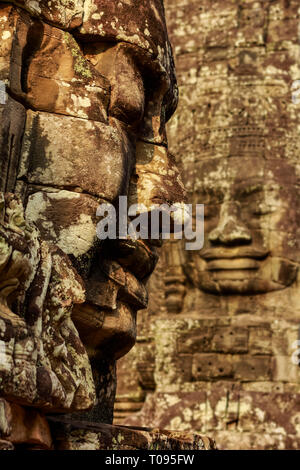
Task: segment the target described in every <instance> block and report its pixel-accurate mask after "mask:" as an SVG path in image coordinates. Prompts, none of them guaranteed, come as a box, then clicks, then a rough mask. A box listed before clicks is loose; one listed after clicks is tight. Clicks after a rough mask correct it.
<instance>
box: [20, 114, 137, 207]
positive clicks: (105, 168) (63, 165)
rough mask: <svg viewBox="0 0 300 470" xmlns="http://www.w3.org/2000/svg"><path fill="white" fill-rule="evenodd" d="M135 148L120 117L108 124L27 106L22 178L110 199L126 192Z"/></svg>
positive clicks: (37, 183)
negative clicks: (118, 120) (76, 189)
mask: <svg viewBox="0 0 300 470" xmlns="http://www.w3.org/2000/svg"><path fill="white" fill-rule="evenodd" d="M133 162H134V148H133V146H132V145H131V143H130V142H129V140H128V138H127V135H126V133H125V132H124V131H123V129H122V127H121V125H119V124H118V122H116V123H115V126H108V125H106V124H103V123H100V122H95V121H94V122H93V121H88V120H83V119H78V118H73V117H67V116H57V115H54V114H47V113H40V112H32V111H28V113H27V122H26V128H25V135H24V139H23V149H22V157H21V165H20V173H19V178H25V180H26V181H27V182H28V183H29V184H34V185H42V186H52V187H53V186H54V187H61V188H65V189H68V188H70V189H73V188H79V190H81V191H85V192H87V193H89V194H91V195H94V196H96V197H102V198H104V199H106V200H108V201H113V200H115V199H116V198H117V197H118V196H119V195H121V194H124V193H125V194H126V190H127V187H128V179H129V174H130V170H131V168H132V166H133Z"/></svg>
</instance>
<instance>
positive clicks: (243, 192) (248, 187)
mask: <svg viewBox="0 0 300 470" xmlns="http://www.w3.org/2000/svg"><path fill="white" fill-rule="evenodd" d="M263 190H264V185H263V184H262V183H260V182H255V181H253V182H252V183H250V184H249V183H247V184H245V183H244V184H239V185H237V186H236V187H235V190H234V195H235V196H236V197H238V198H239V197H247V196H250V195H252V194H255V193H259V192H262V191H263Z"/></svg>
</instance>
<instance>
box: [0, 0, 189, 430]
mask: <svg viewBox="0 0 300 470" xmlns="http://www.w3.org/2000/svg"><path fill="white" fill-rule="evenodd" d="M0 37H1V44H0V119H1V120H0V148H1V154H0V168H1V173H0V191H1V200H0V203H2V199H3V201H4V202H3V204H2V206H0V222H1V223H2V222H3V224H6V225H5V227H6V228H7V227H8V228H7V230H8V232H7V233H8V234H9V233H10V231H11V232H12V233H13V232H14V227H13V226H11V227H10V225H11V224H12V222H11V220H10V219H9V214H10V216H11V217H12V212H13V209H12V208H11V207H10V202H9V203H8V202H7V201H10V198H11V197H12V196H8V195H7V194H8V193H13V194H15V195H17V196H18V197H19V198H20V199H18V198H17V197H16V198H15V199H14V197H12V203H11V204H13V207H14V204H15V205H16V206H17V208H19V209H18V211H19V212H18V211H17V213H20V214H21V215H20V217H21V218H24V217H25V220H24V221H23V222H22V224H23V225H22V226H21V228H20V229H19V232H20V233H19V239H20V241H19V244H17V245H16V242H15V241H14V237H13V235H8V239H5V237H4V239H3V242H2V241H1V246H0V250H1V251H0V259H1V263H2V264H1V266H0V280H1V282H2V281H3V280H4V281H3V282H4V284H3V283H2V284H0V287H1V289H2V290H1V296H0V302H1V309H0V312H1V314H0V319H1V318H2V317H5V321H6V324H5V328H6V329H5V328H4V330H5V331H4V333H5V334H6V332H7V331H8V330H7V328H8V327H7V323H8V324H9V325H10V326H11V324H12V322H13V320H14V321H15V320H16V316H21V317H22V318H25V323H24V321H23V323H22V321H21V323H22V325H21V326H22V328H23V327H24V328H23V329H24V331H25V330H26V328H27V327H26V325H27V323H28V322H29V326H30V327H33V324H35V323H36V322H37V323H38V326H37V327H36V329H35V330H34V331H31V330H30V332H29V333H28V331H27V330H26V331H25V333H24V332H23V333H24V335H25V336H26V334H27V333H28V334H29V336H30V334H31V333H32V341H33V344H30V347H31V348H32V350H30V351H29V349H28V351H27V349H26V348H25V343H26V342H25V343H24V345H23V346H24V348H25V349H26V351H25V350H24V351H23V350H22V347H23V346H22V344H23V343H22V344H21V345H20V347H19V349H20V351H19V353H20V354H19V355H20V357H21V356H22V354H23V352H24V357H23V359H24V361H25V362H26V360H27V356H30V354H31V356H34V357H31V356H30V361H29V362H30V366H32V367H31V368H32V371H31V372H32V375H31V376H30V377H28V381H29V382H30V380H31V382H32V383H29V382H28V384H29V385H28V387H29V388H28V390H29V391H32V394H31V395H30V397H29V398H28V397H27V396H26V397H25V395H26V391H25V389H26V387H25V386H24V388H22V390H21V388H19V389H18V390H17V389H16V391H15V392H16V394H15V392H14V393H13V394H12V395H11V394H10V395H9V392H8V391H7V390H8V388H9V387H8V388H7V387H6V385H5V384H4V386H3V385H2V383H1V384H0V394H1V395H3V396H4V397H6V398H7V397H10V398H11V399H12V400H14V399H15V398H16V396H17V399H18V400H19V402H20V403H21V404H24V405H27V406H28V405H29V406H36V407H37V408H39V407H40V408H41V409H43V410H46V411H47V412H58V411H59V412H62V411H65V412H68V411H69V412H70V411H79V410H82V409H88V408H90V407H91V406H92V405H93V404H94V402H95V400H96V402H97V408H95V409H94V410H93V412H92V414H91V415H90V416H85V418H86V419H88V418H90V419H94V420H95V421H104V422H111V421H112V412H113V401H114V393H115V361H116V359H118V358H119V357H121V356H122V355H124V354H126V353H127V352H128V351H129V350H130V349H131V347H132V346H133V344H134V342H135V337H136V313H137V311H138V309H141V308H145V307H146V306H147V297H148V295H147V289H146V283H147V280H148V278H149V276H150V275H151V273H152V271H153V269H154V267H155V264H156V262H157V259H158V253H157V251H158V250H157V246H156V245H157V243H155V242H153V243H152V241H151V240H147V241H141V240H138V241H136V240H116V241H114V242H113V243H111V244H110V243H104V244H101V243H100V242H99V240H98V239H97V235H96V225H97V223H98V221H99V219H98V218H97V217H96V210H97V208H98V206H99V205H100V204H101V203H103V202H104V203H111V204H114V205H115V206H116V208H117V202H118V197H119V196H128V198H129V201H128V205H130V204H131V203H143V204H144V205H145V207H146V209H145V210H146V211H147V212H150V211H151V207H152V206H153V205H156V206H157V205H159V204H162V203H167V204H170V205H172V204H173V203H179V204H180V203H182V202H183V200H184V188H183V184H182V181H181V179H180V175H179V172H178V170H177V168H176V165H175V161H174V158H173V157H172V156H171V155H170V153H169V152H168V144H167V139H166V132H165V125H166V122H167V120H168V119H169V118H170V116H171V115H172V114H173V112H174V110H175V108H176V106H177V100H178V91H177V85H176V80H175V73H174V63H173V57H172V51H171V47H170V44H169V41H168V37H167V31H166V25H165V18H164V8H163V3H162V1H161V0H155V1H153V2H151V3H149V2H148V1H146V0H143V1H140V2H138V6H137V5H136V2H128V1H127V0H126V1H125V0H124V1H111V0H110V1H108V0H93V1H92V2H90V1H89V2H87V1H86V2H84V1H81V0H79V1H75V2H72V7H71V4H70V5H69V4H66V2H64V1H63V2H61V1H60V0H56V1H54V2H51V4H47V5H46V4H44V2H35V3H32V2H31V1H27V0H24V1H22V2H17V5H16V4H15V2H13V1H12V2H5V3H0ZM4 195H5V196H4ZM20 201H22V203H23V206H24V211H25V215H24V214H23V211H22V205H20V204H21V202H20ZM16 217H17V216H16ZM7 218H8V219H9V221H8V222H7V220H6V219H7ZM22 220H23V219H22ZM30 227H35V228H34V231H33V235H32V237H33V238H34V239H33V241H32V243H31V245H32V247H31V245H30V239H31V235H29V233H30ZM0 228H1V229H2V226H0ZM9 230H10V231H9ZM3 231H4V229H3ZM1 240H2V239H1ZM22 243H23V245H24V246H23V245H22ZM10 245H11V246H10ZM19 245H20V246H21V247H22V246H23V248H22V249H21V248H20V246H19ZM27 245H28V246H27ZM18 247H19V248H18ZM33 249H35V250H36V255H35V258H34V256H33V255H32V258H34V262H35V264H34V263H33V261H32V260H31V258H30V256H31V251H32V250H33ZM26 250H27V251H26ZM12 253H15V255H13V254H12ZM7 257H11V259H9V263H12V267H10V265H9V267H10V268H11V269H10V270H9V271H8V264H7V263H8V261H7V259H6V258H7ZM18 257H20V258H21V261H22V262H20V265H22V266H23V268H22V269H23V270H24V272H25V271H26V272H27V271H28V273H30V276H29V274H28V276H29V277H28V283H27V284H28V285H27V284H26V285H25V284H24V282H23V281H22V282H23V283H22V282H21V281H20V280H19V279H18V277H20V278H22V279H23V277H24V275H23V274H22V272H21V271H22V270H21V271H20V269H21V268H20V269H19V265H18V263H17V261H18ZM22 257H23V258H22ZM2 258H3V259H2ZM15 258H16V261H15V263H16V266H14V263H13V262H14V260H15ZM2 261H3V262H2ZM39 270H40V271H42V273H41V276H40V278H39V280H38V282H37V285H35V284H34V281H33V280H34V279H35V277H36V276H37V273H38V272H39ZM14 271H15V272H16V273H17V274H16V276H15V278H16V279H13V280H14V282H15V285H13V286H12V285H10V289H11V290H12V292H14V290H16V291H17V293H16V295H15V298H14V299H13V302H10V301H7V296H8V295H9V294H10V292H8V291H7V285H6V284H5V282H6V281H7V280H6V278H5V276H6V275H7V276H8V277H9V276H10V275H11V273H13V272H14ZM19 271H20V272H19ZM22 276H23V277H22ZM9 279H10V277H9ZM29 281H30V282H29ZM68 282H69V284H68ZM12 287H14V289H13V288H12ZM51 289H52V290H51ZM33 291H34V293H33ZM36 291H37V292H36ZM49 292H50V293H51V298H48V297H47V295H48V294H49ZM35 295H36V296H37V297H38V301H37V305H34V306H32V302H33V299H35ZM49 295H50V294H49ZM51 302H52V303H51ZM52 304H53V305H52ZM73 306H74V308H73ZM28 309H29V310H30V309H33V311H34V315H35V316H34V319H31V320H32V324H31V323H30V321H31V320H30V321H29V320H28V321H27V314H28V312H27V310H28ZM55 312H56V313H55ZM29 313H30V315H33V313H32V312H31V310H30V312H29ZM65 317H66V318H67V320H68V322H69V323H68V325H67V326H68V328H69V330H68V335H67V336H68V338H67V339H68V341H69V343H71V346H70V345H69V346H70V348H69V349H70V350H68V345H67V348H65V346H64V341H60V338H58V339H57V338H56V336H55V331H56V329H57V328H58V329H59V328H61V329H63V328H62V326H61V323H62V322H63V320H64V319H65ZM57 322H58V323H59V326H57V325H56V324H57ZM17 323H18V322H17ZM19 323H20V322H19ZM1 325H2V323H1ZM43 328H44V330H45V329H49V332H48V333H49V334H48V333H47V334H46V333H45V338H43V337H42V336H43V333H42V331H43ZM8 329H9V328H8ZM33 329H34V328H33ZM50 330H51V331H50ZM71 330H72V331H71ZM22 331H23V330H22ZM47 331H48V330H47ZM4 333H3V334H4ZM23 333H22V334H23ZM18 334H19V333H18ZM20 334H21V333H20ZM24 335H23V336H24ZM13 336H14V335H12V339H14V338H13ZM21 336H22V335H21ZM71 336H72V338H70V337H71ZM10 339H11V338H8V340H7V341H2V343H3V348H4V349H3V351H2V349H1V351H2V352H3V357H6V356H5V355H6V352H7V351H8V353H9V354H8V356H9V357H10V358H11V356H12V357H13V355H14V352H12V351H11V350H8V349H9V348H10V347H12V345H11V344H10V343H9V340H10ZM66 341H67V340H66ZM26 344H27V343H26ZM1 347H2V346H1ZM28 347H29V346H28ZM7 348H8V349H7ZM37 348H39V353H41V357H43V359H45V361H47V360H48V359H49V361H50V362H49V364H48V366H49V367H48V372H47V373H48V375H49V374H50V376H51V378H50V379H49V377H48V376H47V377H46V375H47V374H46V373H45V374H44V375H43V376H41V380H40V382H41V383H40V386H41V387H42V385H43V384H44V383H45V381H46V382H47V380H48V379H49V380H48V382H49V383H48V382H47V383H48V385H49V387H48V389H47V390H46V391H45V390H44V392H43V393H44V395H43V394H42V395H43V396H42V399H41V400H40V394H41V393H42V390H37V391H36V387H37V388H38V378H37V377H38V374H37V373H36V370H35V369H36V368H37V367H38V363H39V359H38V357H39V354H37V351H36V349H37ZM72 348H73V349H74V350H75V352H74V351H73V350H72ZM76 348H77V349H78V351H76ZM41 351H42V352H41ZM86 351H87V352H88V355H89V360H90V363H91V365H92V369H93V374H94V382H95V385H96V395H95V390H94V383H93V380H92V378H91V376H90V373H91V371H90V364H89V361H88V359H87V355H86ZM25 353H26V354H25ZM27 353H28V354H27ZM44 353H45V354H44ZM77 353H78V357H77V356H76V354H77ZM80 355H81V356H82V357H84V360H82V361H83V362H82V363H80V357H79V356H80ZM8 356H7V357H8ZM62 358H63V359H62ZM64 361H65V362H64ZM50 363H51V364H50ZM74 363H75V365H74ZM63 365H64V366H66V367H67V369H68V367H69V368H70V370H73V369H76V368H77V372H78V374H77V375H78V376H76V377H75V375H76V374H75V375H74V377H73V376H72V374H71V375H70V376H69V381H70V383H69V387H70V389H72V393H75V391H74V390H77V391H79V392H80V390H81V388H80V387H81V385H80V384H81V382H84V386H83V389H84V393H86V395H84V393H83V395H82V394H81V395H80V393H81V392H80V393H79V392H78V394H77V395H78V396H79V395H80V397H81V401H80V399H79V398H80V397H79V398H78V397H77V398H78V399H77V401H76V400H73V399H72V398H73V395H72V393H71V392H70V393H71V395H72V396H69V395H68V391H67V392H66V395H67V396H64V391H65V390H64V387H66V389H68V384H67V383H63V385H62V389H61V388H60V385H61V384H60V382H61V381H62V382H63V380H64V379H63V377H62V376H63V374H62V373H61V370H60V367H63ZM7 367H8V365H7V361H6V362H5V361H3V363H2V362H1V361H0V372H1V373H2V375H3V374H4V376H5V380H6V378H7V377H8V376H9V379H7V380H8V382H9V381H10V380H11V381H12V382H13V381H14V380H16V377H15V376H14V370H13V369H12V366H11V365H10V366H9V367H8V369H7ZM1 368H2V369H3V370H2V369H1ZM51 368H52V371H51ZM58 370H60V373H61V376H59V377H58V376H57V375H56V376H55V373H56V372H57V371H58ZM55 371H56V372H55ZM44 372H45V371H44ZM52 372H53V373H54V375H53V374H52ZM24 373H25V372H24ZM51 374H52V375H51ZM80 374H82V375H83V376H84V377H81V376H80ZM25 375H26V374H25ZM1 377H2V376H1ZM46 379H47V380H46ZM73 379H74V380H73ZM75 379H76V380H75ZM55 380H57V381H58V382H55ZM4 382H5V381H4ZM25 382H26V381H25ZM25 382H24V383H25ZM54 382H55V386H54V385H53V384H54ZM26 383H27V382H26ZM51 384H52V385H51ZM23 385H24V384H23ZM5 387H6V388H5ZM31 389H32V390H31ZM22 393H23V394H25V395H24V396H22ZM28 393H29V392H28ZM47 393H48V395H49V396H48V398H49V399H48V401H45V400H46V398H45V396H46V394H47ZM27 398H28V399H27ZM83 398H84V399H83ZM85 399H86V400H85Z"/></svg>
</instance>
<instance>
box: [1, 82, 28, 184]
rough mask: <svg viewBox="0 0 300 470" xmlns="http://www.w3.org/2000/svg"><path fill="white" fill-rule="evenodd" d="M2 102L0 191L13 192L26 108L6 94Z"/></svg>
mask: <svg viewBox="0 0 300 470" xmlns="http://www.w3.org/2000/svg"><path fill="white" fill-rule="evenodd" d="M2 96H3V98H4V99H3V101H2V102H0V149H1V150H0V151H1V155H2V156H3V158H2V159H1V165H0V171H1V173H0V190H1V191H2V192H4V191H13V190H14V189H15V185H16V179H17V168H18V165H19V160H20V154H21V142H22V136H23V130H24V125H25V118H26V112H25V109H24V107H23V106H22V105H21V104H20V103H18V102H17V101H15V100H13V99H12V98H10V97H9V96H8V95H7V94H6V88H4V94H3V95H2Z"/></svg>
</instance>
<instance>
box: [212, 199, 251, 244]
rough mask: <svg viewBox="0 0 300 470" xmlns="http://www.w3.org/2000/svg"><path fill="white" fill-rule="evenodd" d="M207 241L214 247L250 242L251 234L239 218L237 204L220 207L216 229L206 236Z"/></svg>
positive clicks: (225, 204)
mask: <svg viewBox="0 0 300 470" xmlns="http://www.w3.org/2000/svg"><path fill="white" fill-rule="evenodd" d="M208 239H209V241H210V242H211V243H212V244H214V245H216V244H222V245H245V244H249V243H251V241H252V237H251V233H250V231H249V229H248V228H247V227H246V225H245V224H244V223H243V222H242V221H241V220H240V218H239V206H238V204H237V203H227V202H225V203H224V204H223V205H222V208H221V213H220V219H219V223H218V225H217V227H216V228H215V229H213V230H212V231H211V232H210V234H209V235H208Z"/></svg>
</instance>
